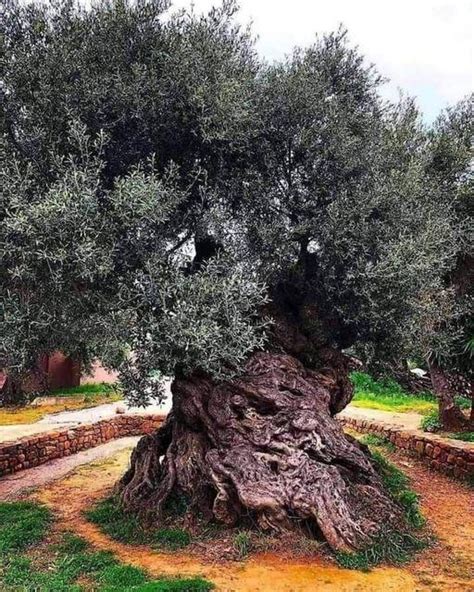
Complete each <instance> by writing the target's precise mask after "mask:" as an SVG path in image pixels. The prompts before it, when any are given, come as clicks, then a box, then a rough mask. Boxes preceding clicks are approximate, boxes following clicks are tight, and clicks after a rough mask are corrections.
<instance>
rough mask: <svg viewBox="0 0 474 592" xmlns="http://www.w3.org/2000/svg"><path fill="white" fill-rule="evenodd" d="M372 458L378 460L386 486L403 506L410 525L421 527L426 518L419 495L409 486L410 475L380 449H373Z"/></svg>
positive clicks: (377, 463) (378, 467)
mask: <svg viewBox="0 0 474 592" xmlns="http://www.w3.org/2000/svg"><path fill="white" fill-rule="evenodd" d="M372 458H373V459H374V460H375V462H376V465H377V469H378V471H379V473H380V475H381V477H382V481H383V483H384V485H385V487H386V488H387V489H388V491H389V492H390V495H391V496H392V497H393V498H394V499H395V500H396V501H397V502H398V503H399V504H400V505H401V506H402V508H403V510H404V512H405V518H406V521H407V523H408V525H409V526H410V527H412V528H421V527H422V526H423V525H424V524H425V519H424V517H423V515H422V514H421V511H420V503H419V497H418V495H417V494H416V493H415V492H414V491H413V490H412V489H410V487H409V483H410V481H409V479H408V477H407V476H406V475H405V473H404V472H403V471H401V470H400V469H399V468H397V467H396V466H395V465H394V464H392V463H391V462H389V461H388V460H387V459H386V458H385V457H384V456H383V454H381V453H380V452H379V451H377V450H372Z"/></svg>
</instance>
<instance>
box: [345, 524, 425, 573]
mask: <svg viewBox="0 0 474 592" xmlns="http://www.w3.org/2000/svg"><path fill="white" fill-rule="evenodd" d="M427 545H428V542H427V540H424V539H420V538H418V537H416V536H414V535H413V534H411V533H408V532H398V531H390V530H382V531H380V532H379V534H378V535H377V536H376V537H375V538H374V540H373V542H372V543H371V544H370V545H368V546H367V547H366V548H365V549H363V550H362V551H359V552H358V553H336V554H335V557H336V561H337V563H338V564H339V565H340V566H341V567H345V568H346V569H359V570H362V571H368V570H369V569H370V568H372V567H375V566H376V565H379V564H380V563H389V564H393V565H402V564H403V563H407V562H408V561H410V559H412V557H413V556H414V555H415V554H416V553H417V552H418V551H421V550H422V549H424V548H426V547H427Z"/></svg>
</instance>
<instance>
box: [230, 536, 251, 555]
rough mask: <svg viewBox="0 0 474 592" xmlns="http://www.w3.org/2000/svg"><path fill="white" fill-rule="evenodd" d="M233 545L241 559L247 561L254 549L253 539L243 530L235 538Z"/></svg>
mask: <svg viewBox="0 0 474 592" xmlns="http://www.w3.org/2000/svg"><path fill="white" fill-rule="evenodd" d="M233 545H234V548H235V550H236V551H237V553H238V556H239V559H245V558H246V557H247V555H248V554H249V553H250V551H251V549H252V538H251V535H250V533H249V532H246V531H245V530H242V531H240V532H238V533H237V534H236V535H235V536H234V538H233Z"/></svg>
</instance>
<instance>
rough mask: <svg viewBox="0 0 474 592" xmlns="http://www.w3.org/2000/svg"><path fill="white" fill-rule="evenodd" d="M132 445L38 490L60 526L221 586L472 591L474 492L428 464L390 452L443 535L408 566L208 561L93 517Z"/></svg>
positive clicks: (143, 562)
mask: <svg viewBox="0 0 474 592" xmlns="http://www.w3.org/2000/svg"><path fill="white" fill-rule="evenodd" d="M129 454H130V450H125V451H121V452H119V453H118V454H116V455H115V456H114V457H112V458H110V459H108V460H106V461H102V462H98V463H92V464H90V465H86V466H84V467H81V468H80V469H78V470H76V471H75V472H74V473H73V474H72V475H70V476H68V477H66V478H65V479H63V480H60V481H56V482H53V483H51V484H50V485H48V486H46V487H44V488H43V489H42V490H41V491H38V492H37V493H35V494H33V497H34V498H35V499H37V500H39V501H41V502H43V503H45V504H47V505H48V506H49V507H51V508H52V509H53V511H54V513H55V515H56V517H57V528H58V529H60V530H71V531H73V532H75V533H76V534H78V535H80V536H83V537H84V538H86V539H87V540H88V541H89V542H90V543H91V544H92V545H93V546H94V547H96V548H98V549H107V550H110V551H112V552H114V553H115V554H116V556H117V557H118V558H119V559H120V560H122V561H124V562H127V563H131V564H133V565H136V566H140V567H143V568H145V569H147V570H148V571H149V572H150V573H151V574H152V575H154V576H160V575H168V576H170V575H182V576H189V575H201V576H203V577H205V578H207V579H209V580H210V581H212V582H214V584H215V585H216V587H217V590H218V591H220V592H336V591H337V592H392V591H393V592H416V591H430V592H441V591H442V592H448V591H449V592H472V591H473V590H474V586H473V582H474V511H473V510H474V492H473V490H472V489H469V488H468V487H467V486H465V485H462V484H460V483H456V482H454V481H451V480H449V479H448V478H447V477H444V476H443V475H438V474H435V473H432V472H430V471H428V470H427V469H426V468H424V467H423V466H422V465H420V464H418V463H417V462H416V461H413V462H411V461H407V460H404V459H403V458H402V457H398V456H397V455H392V460H393V461H394V462H396V464H397V465H398V466H400V467H401V468H402V469H403V470H404V471H405V472H406V473H407V474H408V475H409V476H410V477H411V478H412V479H413V483H412V486H413V488H414V489H415V490H416V491H417V492H418V493H419V494H420V496H421V501H422V509H423V512H424V515H425V516H426V518H427V519H428V521H429V524H430V526H431V528H432V529H433V530H434V532H435V534H436V536H437V537H438V539H439V542H438V543H437V544H436V546H434V547H432V548H430V549H427V550H426V551H424V552H423V553H422V554H421V555H420V556H419V557H418V558H417V559H416V561H414V562H412V563H411V564H409V565H407V566H405V567H403V568H393V567H392V568H389V567H382V568H377V569H374V570H373V571H371V572H369V573H363V572H358V571H351V570H345V569H341V568H339V567H337V566H336V565H335V564H334V563H332V562H330V561H329V560H328V559H327V558H325V557H323V556H319V555H315V556H314V557H311V558H307V557H306V558H301V557H300V558H291V557H288V556H287V557H285V556H282V555H276V554H271V553H266V554H260V555H254V556H253V557H252V558H250V559H248V560H246V561H243V562H235V561H234V562H231V561H228V562H222V561H219V562H215V563H212V562H209V561H206V560H205V559H202V560H199V559H197V558H196V557H195V556H189V555H186V554H185V553H183V552H178V553H173V554H169V553H162V552H158V551H153V550H151V549H149V548H146V547H136V546H130V545H125V544H122V543H119V542H116V541H114V540H112V539H110V538H109V537H108V536H106V535H104V534H102V533H101V531H100V530H99V529H98V528H97V527H96V526H94V525H93V524H91V523H89V522H88V521H87V520H86V519H85V518H84V516H83V510H84V509H85V508H90V507H91V505H93V504H94V502H95V501H96V500H98V499H100V498H102V497H104V496H106V495H107V494H108V493H109V492H110V489H111V487H112V486H113V484H114V482H115V481H116V480H117V478H118V477H119V476H120V475H121V474H122V473H123V471H124V469H125V467H126V465H127V463H128V459H129Z"/></svg>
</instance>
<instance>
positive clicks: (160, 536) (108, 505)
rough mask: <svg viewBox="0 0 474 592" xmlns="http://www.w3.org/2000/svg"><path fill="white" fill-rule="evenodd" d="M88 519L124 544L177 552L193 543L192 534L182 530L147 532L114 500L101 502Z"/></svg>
mask: <svg viewBox="0 0 474 592" xmlns="http://www.w3.org/2000/svg"><path fill="white" fill-rule="evenodd" d="M86 517H87V518H88V520H90V521H91V522H93V523H94V524H97V525H98V526H100V528H101V530H102V531H103V532H105V533H106V534H108V535H109V536H110V537H111V538H113V539H115V540H117V541H120V542H122V543H128V544H133V545H150V546H152V547H154V548H158V549H166V550H168V551H176V550H178V549H183V548H184V547H187V546H188V545H189V544H190V542H191V536H190V534H189V533H188V532H187V531H186V530H183V529H181V528H156V529H149V530H145V529H144V528H143V527H142V525H141V524H140V522H139V521H138V520H137V518H136V517H135V516H131V515H129V514H126V513H125V512H123V511H122V509H121V508H120V506H119V504H118V503H117V502H116V500H115V499H114V498H107V499H105V500H102V501H100V502H99V503H98V504H97V505H96V506H94V507H93V508H91V509H90V510H88V511H87V512H86Z"/></svg>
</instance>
